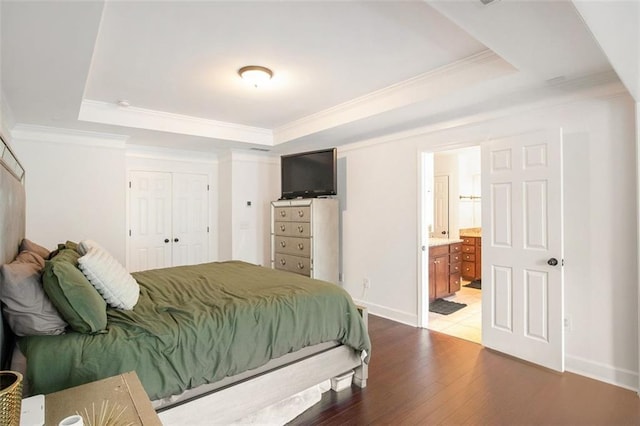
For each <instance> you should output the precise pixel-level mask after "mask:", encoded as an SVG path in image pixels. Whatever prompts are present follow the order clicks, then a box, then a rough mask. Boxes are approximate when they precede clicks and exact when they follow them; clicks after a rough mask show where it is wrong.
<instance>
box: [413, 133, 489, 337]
mask: <svg viewBox="0 0 640 426" xmlns="http://www.w3.org/2000/svg"><path fill="white" fill-rule="evenodd" d="M421 163H422V176H423V179H422V192H423V193H422V200H423V205H422V211H423V214H422V222H423V223H422V229H423V230H424V231H423V232H424V233H426V235H424V236H423V241H428V244H426V245H425V246H423V251H424V252H428V256H423V268H428V269H423V270H428V271H429V279H428V280H423V283H422V286H423V288H422V295H423V296H422V297H423V298H424V299H427V300H425V302H426V301H428V306H429V312H424V313H423V315H428V322H427V328H428V329H430V330H433V331H437V332H440V333H444V334H448V335H451V336H455V337H459V338H462V339H465V340H470V341H473V342H476V343H481V339H482V328H481V327H482V281H481V279H480V277H481V274H482V266H481V265H482V227H481V199H482V194H481V182H480V147H479V146H473V147H469V148H461V149H455V150H448V151H439V152H433V153H423V158H422V162H421ZM445 184H446V185H445ZM445 186H446V187H445ZM444 194H446V195H444ZM436 201H437V202H436ZM443 203H446V204H447V205H446V206H444V205H443ZM443 212H446V214H447V217H446V218H444V217H442V216H443ZM436 219H437V220H436ZM436 222H438V223H436ZM442 223H446V224H447V229H446V232H445V233H443V232H442V231H443V229H442V226H441V224H442ZM425 262H426V264H425ZM425 281H426V282H425ZM427 295H428V296H427ZM424 299H423V300H424ZM425 304H426V303H423V305H425Z"/></svg>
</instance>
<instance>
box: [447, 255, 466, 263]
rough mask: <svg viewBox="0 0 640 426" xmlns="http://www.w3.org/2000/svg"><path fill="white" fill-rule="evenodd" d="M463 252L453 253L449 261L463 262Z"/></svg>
mask: <svg viewBox="0 0 640 426" xmlns="http://www.w3.org/2000/svg"><path fill="white" fill-rule="evenodd" d="M462 256H463V255H462V254H460V253H453V254H450V255H449V263H460V262H462Z"/></svg>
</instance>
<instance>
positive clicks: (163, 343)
mask: <svg viewBox="0 0 640 426" xmlns="http://www.w3.org/2000/svg"><path fill="white" fill-rule="evenodd" d="M133 276H134V278H135V279H136V280H137V281H138V283H139V284H140V300H139V301H138V304H137V305H136V306H135V308H134V309H133V310H132V311H120V310H115V309H109V310H108V311H107V313H108V332H107V333H106V334H98V335H93V336H92V335H87V334H79V333H75V332H68V333H67V334H64V335H60V336H33V337H25V338H22V339H20V341H19V346H20V349H21V350H22V352H23V353H24V355H25V356H26V357H27V377H28V380H29V383H30V386H31V392H32V393H33V394H38V393H49V392H55V391H58V390H61V389H64V388H68V387H71V386H76V385H80V384H83V383H88V382H91V381H94V380H97V379H101V378H105V377H110V376H113V375H116V374H119V373H123V372H127V371H131V370H135V371H136V372H137V374H138V376H139V378H140V381H141V382H142V384H143V386H144V388H145V390H146V391H147V393H148V394H149V397H150V398H151V399H158V398H162V397H166V396H169V395H174V394H179V393H181V392H182V391H184V390H185V389H188V388H192V387H196V386H198V385H201V384H204V383H210V382H215V381H217V380H219V379H221V378H223V377H225V376H232V375H234V374H238V373H241V372H243V371H245V370H248V369H252V368H256V367H259V366H261V365H263V364H265V363H266V362H268V361H269V360H270V359H272V358H276V357H279V356H282V355H284V354H286V353H289V352H293V351H296V350H298V349H301V348H303V347H305V346H309V345H313V344H317V343H322V342H326V341H331V340H338V341H340V342H342V343H344V344H346V345H348V346H351V347H353V348H354V349H355V350H358V351H361V350H366V351H367V353H369V352H370V342H369V336H368V334H367V331H366V329H365V327H364V324H363V321H362V319H361V317H360V315H359V313H358V311H357V309H356V307H355V306H354V304H353V302H352V300H351V297H350V296H349V295H348V294H347V293H346V292H345V291H344V290H343V289H342V288H340V287H339V286H336V285H334V284H330V283H326V282H323V281H316V280H310V279H308V278H305V277H302V276H299V275H295V274H291V273H284V272H280V271H276V270H273V269H269V268H264V267H259V266H255V265H251V264H248V263H244V262H238V261H232V262H221V263H207V264H202V265H196V266H182V267H175V268H167V269H158V270H151V271H144V272H138V273H134V274H133Z"/></svg>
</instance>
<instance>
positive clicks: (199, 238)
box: [128, 171, 209, 272]
mask: <svg viewBox="0 0 640 426" xmlns="http://www.w3.org/2000/svg"><path fill="white" fill-rule="evenodd" d="M130 179H131V180H130V183H129V185H130V188H129V215H130V216H129V223H130V228H129V264H128V267H129V270H130V271H131V272H134V271H143V270H147V269H157V268H166V267H169V266H179V265H193V264H197V263H203V262H207V261H208V260H209V243H208V241H209V220H208V218H209V189H208V177H207V175H202V174H191V173H169V172H147V171H132V172H131V173H130Z"/></svg>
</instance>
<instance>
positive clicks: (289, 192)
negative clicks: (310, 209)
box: [280, 148, 337, 199]
mask: <svg viewBox="0 0 640 426" xmlns="http://www.w3.org/2000/svg"><path fill="white" fill-rule="evenodd" d="M280 169H281V174H280V176H281V178H282V198H283V199H288V198H298V197H302V198H314V197H321V196H327V195H336V193H337V192H336V191H337V176H336V148H331V149H323V150H320V151H310V152H302V153H298V154H290V155H283V156H282V157H280Z"/></svg>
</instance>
